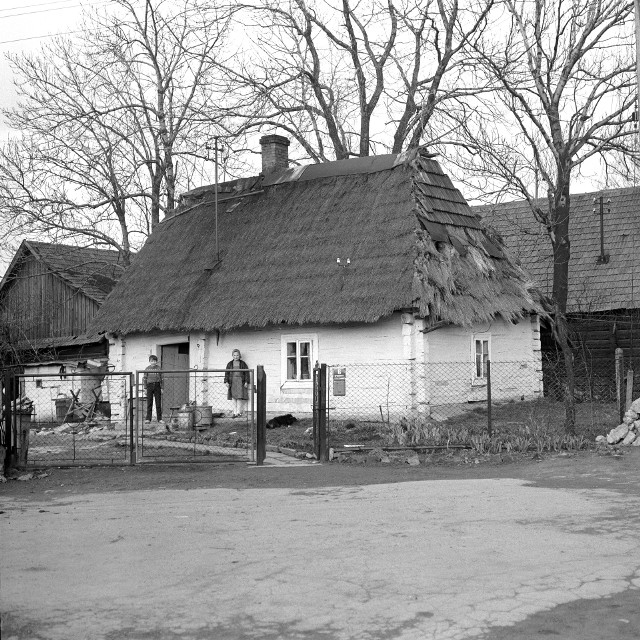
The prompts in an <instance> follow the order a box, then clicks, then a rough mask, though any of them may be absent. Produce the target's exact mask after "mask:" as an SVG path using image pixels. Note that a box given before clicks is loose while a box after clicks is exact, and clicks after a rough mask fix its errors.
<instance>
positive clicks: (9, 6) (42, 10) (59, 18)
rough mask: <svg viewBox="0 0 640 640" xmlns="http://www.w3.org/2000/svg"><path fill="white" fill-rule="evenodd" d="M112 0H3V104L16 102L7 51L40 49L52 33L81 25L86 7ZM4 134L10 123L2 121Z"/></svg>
mask: <svg viewBox="0 0 640 640" xmlns="http://www.w3.org/2000/svg"><path fill="white" fill-rule="evenodd" d="M109 4H111V0H0V52H1V54H2V56H1V58H0V88H1V90H0V108H6V107H9V106H12V105H13V104H15V100H16V94H15V91H14V88H13V76H12V74H11V68H10V66H9V64H8V62H7V60H6V54H7V53H21V52H24V51H37V50H38V49H39V48H40V46H42V44H43V43H46V42H47V41H48V40H49V39H50V38H51V36H55V35H59V34H66V33H69V32H72V31H74V29H77V28H78V24H79V21H80V19H81V16H82V10H83V8H87V9H98V8H104V7H107V6H108V5H109ZM0 132H1V134H2V138H5V137H6V135H7V126H6V124H5V123H4V122H0Z"/></svg>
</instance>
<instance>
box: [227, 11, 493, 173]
mask: <svg viewBox="0 0 640 640" xmlns="http://www.w3.org/2000/svg"><path fill="white" fill-rule="evenodd" d="M493 4H494V0H471V1H467V2H463V3H459V2H458V0H366V1H362V2H355V1H353V0H341V1H340V2H337V3H336V4H335V5H334V4H332V3H331V2H330V1H328V0H327V1H320V2H316V3H312V2H309V1H308V0H292V1H290V2H289V1H288V0H261V1H259V2H258V3H257V4H248V5H245V6H244V8H245V10H246V13H245V14H244V15H245V28H246V34H247V35H249V36H250V37H251V36H252V37H253V47H252V48H250V49H249V50H248V55H247V56H245V58H244V61H243V62H242V63H241V64H237V65H234V66H233V68H231V67H226V68H225V71H226V74H227V78H228V81H229V86H230V93H232V94H233V95H234V96H235V104H233V105H231V104H230V105H229V113H231V114H233V115H235V116H239V117H241V118H242V119H243V120H244V122H245V125H244V127H243V128H242V130H243V131H254V130H256V129H260V128H264V127H266V126H270V127H275V128H278V129H280V130H281V131H283V132H284V133H286V134H288V135H290V136H291V137H293V138H294V139H295V140H296V141H297V142H298V144H299V145H300V147H301V148H302V149H303V150H304V152H305V154H306V155H307V157H309V158H312V159H313V160H315V161H325V160H329V159H334V158H336V159H343V158H347V157H349V156H367V155H369V154H370V153H376V152H379V151H384V150H386V151H393V152H399V151H401V150H402V149H403V148H404V147H405V146H407V145H413V146H417V145H418V144H420V143H422V142H424V141H425V132H426V131H427V128H428V124H429V122H430V120H431V118H432V117H433V116H434V113H437V112H438V110H442V109H444V108H445V105H446V104H448V103H452V104H453V103H455V101H457V100H461V99H463V98H464V97H465V96H467V95H470V94H475V93H477V92H478V91H479V90H480V89H481V87H479V86H478V85H477V83H476V82H475V77H474V75H473V74H471V73H469V71H468V69H469V64H470V63H469V58H468V55H467V54H468V51H469V49H470V47H472V45H473V44H474V43H475V41H476V40H477V39H478V38H479V37H480V35H481V34H482V33H483V31H484V30H485V29H486V27H487V24H488V19H487V18H488V15H489V12H490V10H491V8H492V6H493ZM428 133H429V136H431V135H433V130H431V131H429V132H428Z"/></svg>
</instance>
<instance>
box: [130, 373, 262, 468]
mask: <svg viewBox="0 0 640 640" xmlns="http://www.w3.org/2000/svg"><path fill="white" fill-rule="evenodd" d="M236 373H238V372H237V371H236ZM227 374H228V372H227V371H226V370H224V369H222V370H193V369H191V370H180V371H178V370H173V371H163V372H161V376H162V380H161V383H160V386H161V390H158V388H157V384H158V383H155V382H153V383H149V384H147V383H148V382H149V380H147V383H145V372H144V371H138V372H136V385H135V388H136V393H135V400H134V422H135V425H136V455H137V458H138V459H145V458H153V459H156V460H158V459H164V460H167V459H168V460H175V459H198V460H202V461H204V460H206V461H208V462H223V461H229V460H246V459H248V457H251V458H252V459H253V456H254V455H255V454H254V447H255V443H254V438H255V430H254V403H253V371H252V370H242V371H241V372H239V375H241V376H243V378H242V381H241V384H240V386H241V388H243V389H244V392H243V394H242V395H244V396H245V398H244V399H241V401H240V403H238V402H234V399H233V398H230V397H229V395H230V390H229V387H228V386H227V382H229V384H232V380H231V378H230V376H229V375H227ZM158 396H159V399H160V403H159V406H158V403H157V400H156V398H157V397H158ZM150 398H151V400H149V399H150ZM238 413H239V414H240V415H234V414H238Z"/></svg>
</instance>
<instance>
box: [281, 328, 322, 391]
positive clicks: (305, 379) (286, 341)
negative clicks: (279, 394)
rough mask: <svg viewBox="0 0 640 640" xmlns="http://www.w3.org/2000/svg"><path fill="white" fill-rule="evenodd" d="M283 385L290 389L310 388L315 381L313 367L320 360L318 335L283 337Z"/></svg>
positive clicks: (307, 334)
mask: <svg viewBox="0 0 640 640" xmlns="http://www.w3.org/2000/svg"><path fill="white" fill-rule="evenodd" d="M280 339H281V362H282V369H281V371H282V384H285V385H287V386H289V387H296V386H303V387H306V386H309V385H310V384H311V380H312V379H313V365H314V362H315V361H316V360H317V358H318V338H317V335H316V334H310V333H305V334H298V335H295V334H294V335H292V334H289V335H282V336H281V338H280Z"/></svg>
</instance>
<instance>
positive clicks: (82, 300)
mask: <svg viewBox="0 0 640 640" xmlns="http://www.w3.org/2000/svg"><path fill="white" fill-rule="evenodd" d="M97 311H98V304H97V303H96V302H95V301H93V300H91V299H90V298H88V297H87V296H85V295H84V294H83V293H80V292H78V291H77V290H75V289H73V288H72V287H70V286H68V285H67V284H66V283H65V282H64V281H63V280H62V279H61V278H59V277H58V276H57V275H55V274H53V273H51V272H49V270H48V269H47V267H46V266H45V265H44V264H42V263H41V262H40V261H39V260H36V259H35V258H34V257H33V256H29V257H28V258H26V259H25V260H24V261H23V262H22V264H21V265H20V266H19V267H18V269H17V271H16V278H15V279H14V280H13V281H12V282H11V283H10V284H8V285H7V287H6V289H5V295H4V296H3V299H2V300H0V321H2V323H3V324H5V327H7V330H8V334H9V338H10V340H11V341H14V340H15V341H20V340H25V339H35V338H49V337H62V336H75V335H79V334H81V333H83V332H84V331H85V329H86V328H87V326H88V323H89V321H90V320H91V319H92V318H93V317H94V316H95V314H96V313H97Z"/></svg>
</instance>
